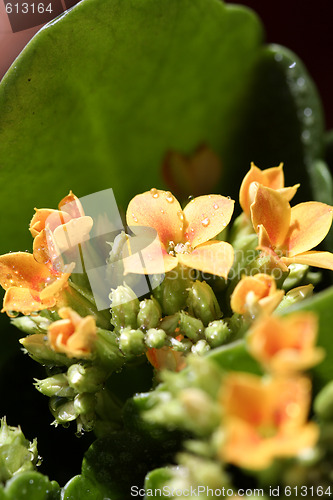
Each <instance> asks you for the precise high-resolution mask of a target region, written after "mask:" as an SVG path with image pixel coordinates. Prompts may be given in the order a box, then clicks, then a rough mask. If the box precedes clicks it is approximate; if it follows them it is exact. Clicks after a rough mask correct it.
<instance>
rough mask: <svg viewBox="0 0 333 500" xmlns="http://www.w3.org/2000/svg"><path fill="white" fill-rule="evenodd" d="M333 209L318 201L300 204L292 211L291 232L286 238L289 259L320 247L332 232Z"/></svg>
mask: <svg viewBox="0 0 333 500" xmlns="http://www.w3.org/2000/svg"><path fill="white" fill-rule="evenodd" d="M332 217H333V207H331V206H330V205H326V204H325V203H319V202H317V201H309V202H306V203H300V204H299V205H296V206H295V207H293V208H292V209H291V218H290V230H289V232H288V235H287V238H286V242H285V244H286V246H287V247H288V255H287V257H293V256H294V255H297V254H299V253H303V252H306V251H307V250H311V249H312V248H314V247H316V246H317V245H319V243H320V242H321V241H322V240H323V239H324V238H325V236H326V235H327V233H328V231H329V230H330V227H331V224H332Z"/></svg>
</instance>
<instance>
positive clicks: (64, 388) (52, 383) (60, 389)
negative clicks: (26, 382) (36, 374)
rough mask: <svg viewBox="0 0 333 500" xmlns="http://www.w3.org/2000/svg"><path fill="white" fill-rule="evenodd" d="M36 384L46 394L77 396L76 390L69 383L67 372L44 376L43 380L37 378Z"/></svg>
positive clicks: (63, 396) (66, 396) (67, 396)
mask: <svg viewBox="0 0 333 500" xmlns="http://www.w3.org/2000/svg"><path fill="white" fill-rule="evenodd" d="M34 385H35V387H36V389H37V390H38V391H39V392H41V393H42V394H45V396H49V397H51V396H60V397H62V398H72V397H74V396H75V390H74V389H73V388H72V387H70V386H69V385H68V380H67V376H66V374H65V373H58V375H53V377H48V378H44V379H43V380H38V379H35V384H34Z"/></svg>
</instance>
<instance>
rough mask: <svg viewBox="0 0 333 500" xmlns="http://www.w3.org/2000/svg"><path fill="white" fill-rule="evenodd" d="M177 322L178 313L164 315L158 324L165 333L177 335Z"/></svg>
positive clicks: (178, 320) (178, 318)
mask: <svg viewBox="0 0 333 500" xmlns="http://www.w3.org/2000/svg"><path fill="white" fill-rule="evenodd" d="M179 322H180V314H179V313H176V314H172V315H171V316H165V317H164V318H163V319H162V320H161V322H160V324H159V327H160V328H162V330H164V331H165V333H166V334H167V335H171V336H175V337H176V336H177V335H179Z"/></svg>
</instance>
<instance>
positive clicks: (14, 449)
mask: <svg viewBox="0 0 333 500" xmlns="http://www.w3.org/2000/svg"><path fill="white" fill-rule="evenodd" d="M37 459H38V452H37V440H36V439H34V440H33V442H32V443H31V442H29V441H28V440H27V439H26V438H25V437H24V435H23V432H22V431H21V429H20V427H10V426H9V425H7V423H6V417H4V418H2V419H1V420H0V484H1V483H2V482H5V481H7V480H8V479H10V478H11V477H12V476H13V475H14V474H16V473H18V472H23V471H28V470H33V469H34V468H35V465H36V462H37ZM0 494H1V491H0Z"/></svg>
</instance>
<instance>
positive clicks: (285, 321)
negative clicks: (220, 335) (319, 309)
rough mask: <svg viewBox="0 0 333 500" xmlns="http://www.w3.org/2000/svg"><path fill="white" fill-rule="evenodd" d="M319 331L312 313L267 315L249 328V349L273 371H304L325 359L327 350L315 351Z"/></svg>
mask: <svg viewBox="0 0 333 500" xmlns="http://www.w3.org/2000/svg"><path fill="white" fill-rule="evenodd" d="M317 329H318V321H317V317H316V316H315V315H314V314H312V313H310V312H303V313H295V314H291V315H289V316H287V317H285V318H280V317H277V316H268V317H265V318H262V319H260V320H258V322H256V323H255V324H254V325H253V327H252V328H251V329H250V331H249V333H248V337H247V345H248V349H249V351H250V353H251V354H252V355H253V356H254V357H255V358H256V359H258V361H260V362H261V363H262V364H263V365H264V366H266V367H268V369H270V370H272V371H274V372H279V373H285V372H292V371H298V370H305V369H307V368H310V367H311V366H314V365H315V364H317V363H319V362H320V361H321V360H322V359H323V357H324V350H323V349H321V348H315V343H316V338H317Z"/></svg>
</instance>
